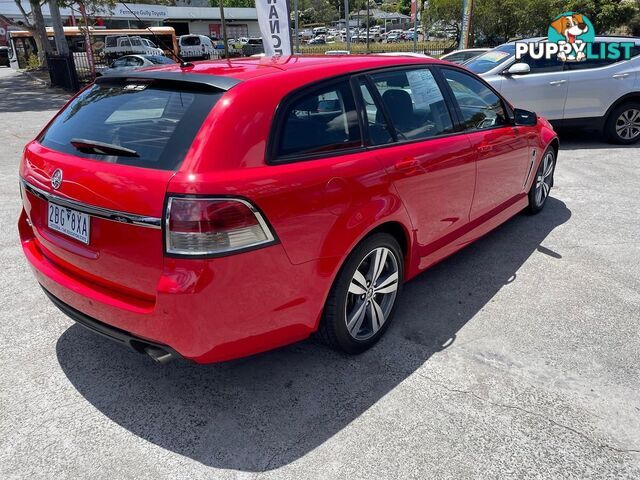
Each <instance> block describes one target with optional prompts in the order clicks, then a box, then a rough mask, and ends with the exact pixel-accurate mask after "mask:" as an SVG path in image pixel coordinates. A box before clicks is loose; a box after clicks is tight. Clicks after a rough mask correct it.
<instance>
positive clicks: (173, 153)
mask: <svg viewBox="0 0 640 480" xmlns="http://www.w3.org/2000/svg"><path fill="white" fill-rule="evenodd" d="M221 96H222V93H208V92H201V91H187V90H184V91H182V90H175V89H168V88H167V89H165V88H162V87H160V86H148V85H144V84H122V83H113V84H111V83H104V84H96V85H94V86H93V87H91V88H89V89H88V90H86V91H84V92H83V93H82V94H80V95H79V96H78V97H77V98H76V99H74V100H73V102H71V103H70V104H69V105H68V106H67V108H65V109H64V110H63V111H62V113H61V114H60V115H59V116H58V117H57V118H56V119H55V120H54V121H53V123H52V124H51V125H50V126H49V128H48V129H47V130H46V131H45V132H44V133H43V135H42V136H41V137H40V139H39V141H40V143H41V144H42V145H43V146H45V147H47V148H51V149H52V150H56V151H59V152H64V153H69V154H71V155H75V156H78V157H83V158H90V159H93V160H98V161H103V162H109V163H120V164H126V165H132V166H136V167H145V168H154V169H160V170H176V169H177V168H178V167H179V166H180V164H181V163H182V160H183V159H184V156H185V154H186V153H187V150H188V149H189V147H190V146H191V143H192V142H193V139H194V137H195V135H196V133H197V132H198V130H199V129H200V126H201V125H202V122H203V121H204V119H205V117H206V116H207V114H208V113H209V112H210V111H211V108H212V107H213V105H214V104H215V102H216V101H217V100H218V99H219V98H220V97H221ZM94 144H95V145H97V147H95V148H91V147H89V148H87V145H89V146H91V145H94ZM74 145H75V146H74ZM79 145H81V146H80V147H79ZM100 145H103V146H104V145H107V146H109V147H110V148H107V150H105V149H100ZM119 149H120V150H122V152H120V151H119ZM132 152H133V153H132ZM105 153H107V154H105Z"/></svg>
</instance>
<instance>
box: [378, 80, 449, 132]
mask: <svg viewBox="0 0 640 480" xmlns="http://www.w3.org/2000/svg"><path fill="white" fill-rule="evenodd" d="M371 79H372V80H373V83H374V85H375V87H376V89H377V90H378V92H379V93H380V96H381V97H382V103H383V105H384V108H385V110H386V112H387V114H388V115H389V119H390V120H391V123H392V124H393V127H394V128H395V130H396V133H397V134H398V140H416V139H421V138H429V137H434V136H437V135H442V134H445V133H451V132H452V131H453V123H452V122H451V117H450V115H449V110H448V109H447V106H446V104H445V101H444V97H443V96H442V92H441V91H440V88H439V87H438V84H437V83H436V80H435V78H434V77H433V74H432V73H431V71H430V70H428V69H426V68H420V69H415V70H396V71H390V72H382V73H376V74H374V75H371Z"/></svg>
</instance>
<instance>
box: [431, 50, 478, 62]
mask: <svg viewBox="0 0 640 480" xmlns="http://www.w3.org/2000/svg"><path fill="white" fill-rule="evenodd" d="M488 51H489V49H488V48H465V49H462V50H454V51H453V52H450V53H447V54H445V55H443V56H441V57H440V60H446V61H447V62H453V63H464V62H466V61H467V60H471V59H472V58H475V57H477V56H478V55H481V54H483V53H484V52H488Z"/></svg>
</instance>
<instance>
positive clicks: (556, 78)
mask: <svg viewBox="0 0 640 480" xmlns="http://www.w3.org/2000/svg"><path fill="white" fill-rule="evenodd" d="M545 40H546V39H544V38H535V39H528V40H524V41H527V42H532V41H539V42H541V41H545ZM604 42H632V43H634V44H635V46H634V47H632V49H631V56H632V58H631V59H629V60H611V59H607V60H605V59H597V60H593V59H587V60H585V61H582V62H566V63H563V62H560V61H558V60H557V59H556V58H552V59H549V60H548V59H545V58H542V59H538V60H534V59H532V58H531V57H529V56H528V55H525V57H523V58H522V59H520V60H516V58H515V50H516V47H515V43H514V42H509V43H505V44H504V45H501V46H499V47H497V48H494V49H493V50H489V51H488V52H486V53H484V54H482V55H480V56H478V57H476V58H473V59H471V60H469V61H468V62H466V63H465V64H464V66H465V67H467V68H468V69H469V70H471V71H473V72H475V73H477V74H479V75H480V76H482V77H483V78H484V79H485V80H486V81H487V82H489V83H490V84H491V85H492V86H493V87H494V88H495V89H496V90H498V91H499V92H500V93H502V95H504V96H505V97H506V98H507V99H508V100H509V101H510V102H511V103H513V104H514V105H518V107H521V108H526V109H527V110H531V111H534V112H536V113H537V114H539V115H542V116H544V117H546V118H547V119H548V120H550V121H551V123H553V124H554V125H555V126H562V127H582V128H595V129H598V130H601V131H603V132H604V133H605V135H606V136H607V138H608V139H609V140H610V141H611V142H614V143H622V144H631V143H635V142H637V141H638V140H640V56H639V54H640V38H630V37H596V39H595V42H594V47H593V48H594V49H597V48H599V47H598V44H600V43H604ZM595 51H597V50H595Z"/></svg>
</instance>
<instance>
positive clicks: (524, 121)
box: [513, 108, 538, 127]
mask: <svg viewBox="0 0 640 480" xmlns="http://www.w3.org/2000/svg"><path fill="white" fill-rule="evenodd" d="M513 115H514V121H515V124H516V125H521V126H523V127H533V126H535V125H536V124H537V123H538V115H536V114H535V112H530V111H528V110H522V109H521V108H516V109H514V110H513Z"/></svg>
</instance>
